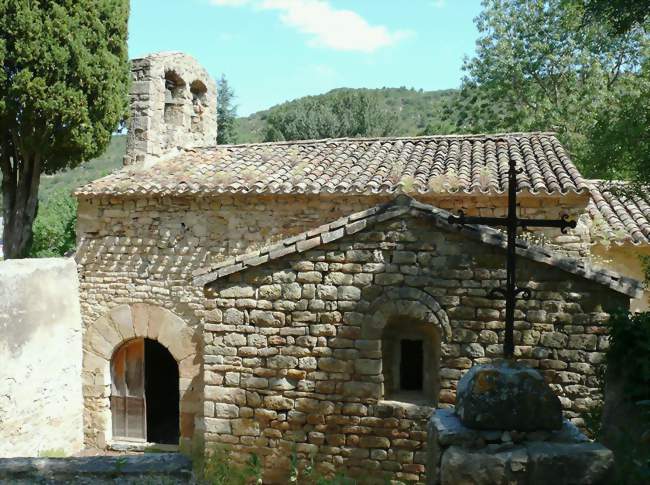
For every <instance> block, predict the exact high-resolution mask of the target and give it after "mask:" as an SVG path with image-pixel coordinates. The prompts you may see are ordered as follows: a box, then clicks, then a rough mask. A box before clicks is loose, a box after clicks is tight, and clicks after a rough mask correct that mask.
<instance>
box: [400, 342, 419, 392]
mask: <svg viewBox="0 0 650 485" xmlns="http://www.w3.org/2000/svg"><path fill="white" fill-rule="evenodd" d="M400 350H401V352H400V353H401V359H400V384H401V386H400V387H401V388H402V389H403V390H404V391H422V379H423V375H422V371H423V364H424V351H423V346H422V340H402V341H401V349H400Z"/></svg>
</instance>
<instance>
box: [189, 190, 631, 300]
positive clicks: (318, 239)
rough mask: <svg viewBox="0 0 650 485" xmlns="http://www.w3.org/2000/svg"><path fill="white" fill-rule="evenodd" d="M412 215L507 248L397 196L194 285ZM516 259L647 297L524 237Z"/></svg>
mask: <svg viewBox="0 0 650 485" xmlns="http://www.w3.org/2000/svg"><path fill="white" fill-rule="evenodd" d="M407 214H411V215H414V216H417V217H426V218H427V219H428V220H429V221H430V222H431V223H432V224H433V225H434V226H435V227H438V228H440V229H443V230H446V231H454V232H456V233H459V234H462V235H464V236H466V237H467V238H469V239H472V240H475V241H478V242H481V243H484V244H488V245H490V246H494V247H499V248H504V249H505V248H506V246H507V240H506V237H505V235H504V234H503V233H502V232H500V231H497V230H496V229H493V228H491V227H488V226H483V225H477V224H467V225H464V226H456V225H451V224H449V222H447V220H448V218H449V216H450V213H449V212H447V211H445V210H443V209H439V208H436V207H433V206H431V205H427V204H422V203H420V202H417V201H416V200H414V199H412V198H410V197H408V196H403V195H402V196H398V197H396V198H395V199H394V200H393V201H392V202H391V203H389V204H384V205H380V206H375V207H372V208H370V209H367V210H364V211H361V212H357V213H355V214H352V215H350V216H347V217H343V218H341V219H337V220H336V221H334V222H331V223H329V224H324V225H322V226H319V227H317V228H314V229H311V230H309V231H305V232H303V233H301V234H298V235H296V236H292V237H289V238H287V239H284V240H283V241H280V242H279V243H277V244H274V245H272V246H267V247H264V248H262V249H260V250H258V251H253V252H250V253H247V254H243V255H240V256H237V257H236V258H233V259H229V260H226V261H223V262H221V263H219V264H217V265H214V266H212V267H209V268H203V269H199V270H196V271H195V272H194V273H193V276H194V280H193V283H194V285H196V286H205V285H207V284H209V283H211V282H213V281H215V280H217V279H219V278H222V277H224V276H227V275H230V274H233V273H237V272H239V271H242V270H245V269H247V268H252V267H256V266H259V265H262V264H265V263H267V262H268V261H272V260H275V259H278V258H281V257H283V256H287V255H289V254H296V253H302V252H305V251H308V250H310V249H314V248H317V247H319V246H321V245H323V244H327V243H329V242H332V241H336V240H339V239H341V238H343V237H345V236H349V235H352V234H356V233H358V232H360V231H363V230H364V229H366V228H369V227H371V226H373V225H374V224H377V223H379V222H383V221H387V220H390V219H395V218H397V217H401V216H404V215H407ZM517 255H518V256H521V257H524V258H527V259H530V260H532V261H536V262H539V263H544V264H547V265H550V266H553V267H556V268H559V269H561V270H563V271H566V272H568V273H571V274H574V275H576V276H580V277H582V278H585V279H587V280H591V281H594V282H596V283H599V284H601V285H603V286H606V287H608V288H610V289H612V290H614V291H617V292H619V293H623V294H625V295H628V296H630V297H632V298H638V297H640V296H641V294H642V293H643V286H642V284H641V283H640V282H639V281H637V280H635V279H633V278H628V277H625V276H621V275H619V274H618V273H615V272H613V271H609V270H605V269H600V268H594V267H592V266H590V265H589V264H587V263H586V262H584V261H582V260H580V259H576V258H571V257H568V256H563V255H560V254H557V253H555V252H553V251H550V250H549V249H548V248H544V247H540V246H534V245H531V244H528V243H527V242H526V241H523V240H520V239H518V240H517Z"/></svg>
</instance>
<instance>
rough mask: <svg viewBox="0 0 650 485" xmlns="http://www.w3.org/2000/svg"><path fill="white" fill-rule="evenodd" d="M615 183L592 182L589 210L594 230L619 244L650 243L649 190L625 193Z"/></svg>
mask: <svg viewBox="0 0 650 485" xmlns="http://www.w3.org/2000/svg"><path fill="white" fill-rule="evenodd" d="M617 185H619V184H616V183H615V184H614V186H613V187H614V190H612V185H610V184H608V183H604V182H600V181H592V183H591V189H590V192H591V199H590V200H589V204H588V205H587V212H588V214H589V216H590V217H591V220H592V224H593V226H592V230H595V231H596V232H597V233H601V234H603V235H605V236H606V237H607V238H608V239H612V240H614V241H616V242H617V243H619V244H624V243H631V244H634V245H641V244H644V245H645V244H650V194H640V195H625V194H622V193H620V192H619V191H617V190H616V186H617Z"/></svg>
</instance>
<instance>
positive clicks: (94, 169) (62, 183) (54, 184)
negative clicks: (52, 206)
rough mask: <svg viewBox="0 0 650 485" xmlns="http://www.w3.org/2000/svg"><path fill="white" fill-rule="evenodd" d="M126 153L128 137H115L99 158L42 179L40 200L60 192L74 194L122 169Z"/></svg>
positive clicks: (44, 176)
mask: <svg viewBox="0 0 650 485" xmlns="http://www.w3.org/2000/svg"><path fill="white" fill-rule="evenodd" d="M125 152H126V135H115V136H113V138H112V140H111V142H110V143H109V145H108V148H107V149H106V151H105V152H104V153H103V154H102V155H101V156H99V157H97V158H93V159H92V160H88V161H87V162H85V163H82V164H81V165H79V166H77V167H75V168H72V169H68V170H63V171H61V172H57V173H55V174H52V175H43V176H42V177H41V188H40V190H39V193H38V196H39V199H40V200H47V199H48V198H49V197H50V196H51V195H52V194H53V193H54V192H57V191H59V190H63V191H66V192H68V193H70V192H72V191H73V190H74V189H76V188H77V187H80V186H82V185H84V184H85V183H87V182H90V181H91V180H95V179H98V178H100V177H104V176H105V175H108V174H109V173H111V172H113V171H115V170H116V169H118V168H120V167H122V158H123V157H124V153H125Z"/></svg>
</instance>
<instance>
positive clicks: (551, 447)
mask: <svg viewBox="0 0 650 485" xmlns="http://www.w3.org/2000/svg"><path fill="white" fill-rule="evenodd" d="M528 454H529V464H528V483H531V484H537V483H539V484H542V483H553V484H567V485H568V484H585V485H587V484H603V485H604V484H607V483H611V481H610V479H611V477H610V473H611V471H612V467H613V465H614V454H613V453H612V452H611V450H609V449H607V448H605V447H604V446H603V445H601V444H600V443H550V442H537V443H531V444H529V445H528Z"/></svg>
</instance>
